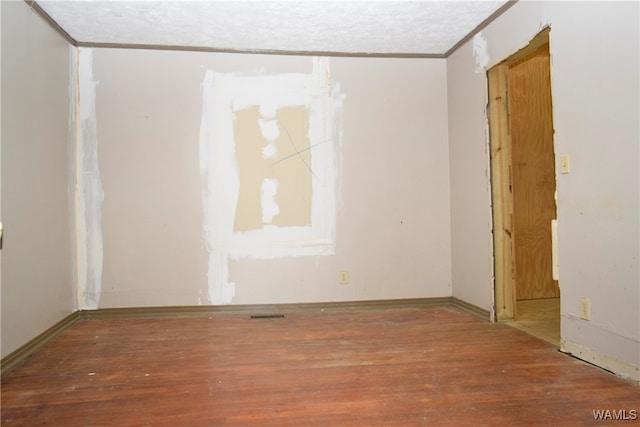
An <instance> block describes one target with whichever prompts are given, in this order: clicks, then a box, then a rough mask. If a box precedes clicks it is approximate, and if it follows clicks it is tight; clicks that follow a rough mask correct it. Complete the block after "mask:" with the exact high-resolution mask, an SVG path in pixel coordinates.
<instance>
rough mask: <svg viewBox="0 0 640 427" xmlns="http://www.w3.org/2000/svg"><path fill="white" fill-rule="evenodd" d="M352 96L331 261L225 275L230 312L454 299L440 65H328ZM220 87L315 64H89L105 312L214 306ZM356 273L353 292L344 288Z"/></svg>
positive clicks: (161, 58) (294, 260) (142, 60)
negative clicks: (205, 143)
mask: <svg viewBox="0 0 640 427" xmlns="http://www.w3.org/2000/svg"><path fill="white" fill-rule="evenodd" d="M329 66H330V69H331V76H332V79H333V82H335V84H339V86H340V91H341V92H342V93H344V95H345V97H346V98H345V100H344V111H343V115H342V125H341V126H340V128H341V131H342V135H343V136H342V148H341V149H340V150H339V153H338V159H339V161H340V167H339V170H340V174H339V179H338V187H339V192H338V199H339V200H338V201H337V202H338V204H337V206H338V211H337V224H336V236H335V251H334V252H335V253H334V254H332V255H322V256H286V257H281V256H274V257H273V259H252V258H250V257H243V258H240V259H237V260H234V259H230V260H229V262H228V269H229V280H230V281H233V283H235V296H234V297H233V299H232V301H231V303H234V304H239V303H284V302H318V301H343V300H368V299H389V298H412V297H440V296H449V295H451V285H450V281H451V277H450V276H451V268H450V235H449V228H450V227H449V184H448V178H447V177H448V176H449V171H448V167H449V166H448V165H449V161H448V155H449V153H448V148H447V99H446V69H445V62H444V61H443V60H415V59H407V60H405V59H348V58H332V59H330V60H329ZM208 69H209V70H213V71H215V72H216V73H230V72H234V73H255V72H257V71H259V70H262V71H263V73H264V74H267V75H274V74H276V75H277V74H283V73H310V72H311V69H312V59H311V58H309V57H295V56H284V57H278V56H260V55H230V54H211V53H194V52H164V51H139V50H117V49H94V50H93V73H94V76H95V79H96V81H98V85H97V91H96V107H97V110H96V115H97V123H98V132H97V135H98V136H97V139H98V141H99V142H98V153H99V154H98V158H99V166H100V176H101V180H102V185H103V189H104V202H103V205H102V218H103V221H102V232H103V236H104V266H103V268H104V274H103V283H102V293H101V298H100V307H119V306H154V305H191V304H209V303H210V299H209V294H208V278H207V277H208V276H207V275H208V272H209V255H208V253H207V251H206V249H205V244H204V243H205V236H204V234H203V213H202V211H203V209H202V203H203V202H202V186H203V182H202V178H201V176H200V168H199V161H200V158H199V138H200V126H201V119H202V102H203V92H202V82H203V79H204V76H205V72H206V70H208ZM343 269H344V270H349V273H350V283H349V284H348V285H339V284H338V271H339V270H343Z"/></svg>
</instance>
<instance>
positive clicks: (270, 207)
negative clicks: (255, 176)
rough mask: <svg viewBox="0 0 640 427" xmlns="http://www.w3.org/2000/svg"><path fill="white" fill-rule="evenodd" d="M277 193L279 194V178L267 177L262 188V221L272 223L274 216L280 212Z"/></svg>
mask: <svg viewBox="0 0 640 427" xmlns="http://www.w3.org/2000/svg"><path fill="white" fill-rule="evenodd" d="M276 194H278V180H277V179H271V178H265V179H264V180H263V181H262V186H261V188H260V196H261V200H260V201H261V204H262V222H263V223H265V224H271V222H273V217H274V216H276V215H278V214H279V213H280V208H279V207H278V202H276Z"/></svg>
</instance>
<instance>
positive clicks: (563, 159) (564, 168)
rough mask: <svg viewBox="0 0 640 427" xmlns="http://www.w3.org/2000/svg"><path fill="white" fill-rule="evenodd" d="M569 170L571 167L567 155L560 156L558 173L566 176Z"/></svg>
mask: <svg viewBox="0 0 640 427" xmlns="http://www.w3.org/2000/svg"><path fill="white" fill-rule="evenodd" d="M570 170H571V167H570V165H569V155H568V154H561V155H560V173H561V174H563V175H566V174H568V173H569V171H570Z"/></svg>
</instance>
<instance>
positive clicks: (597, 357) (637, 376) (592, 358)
mask: <svg viewBox="0 0 640 427" xmlns="http://www.w3.org/2000/svg"><path fill="white" fill-rule="evenodd" d="M560 351H562V352H564V353H569V354H571V355H572V356H575V357H577V358H578V359H581V360H584V361H585V362H589V363H591V364H593V365H596V366H599V367H601V368H604V369H606V370H607V371H611V372H613V373H614V374H616V375H617V376H619V377H621V378H624V379H626V380H631V381H635V382H640V367H639V366H634V365H632V364H630V363H627V362H623V361H621V360H618V359H615V358H613V357H610V356H607V355H604V354H600V353H598V352H596V351H595V350H593V349H590V348H588V347H584V346H582V345H580V344H577V343H574V342H571V341H567V340H564V339H563V340H562V342H561V343H560Z"/></svg>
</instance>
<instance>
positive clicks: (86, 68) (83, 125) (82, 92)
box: [71, 48, 104, 310]
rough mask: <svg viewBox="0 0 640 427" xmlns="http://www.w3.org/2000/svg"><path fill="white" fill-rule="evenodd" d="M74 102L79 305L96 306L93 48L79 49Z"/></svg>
mask: <svg viewBox="0 0 640 427" xmlns="http://www.w3.org/2000/svg"><path fill="white" fill-rule="evenodd" d="M71 72H75V75H73V76H72V78H73V80H74V81H76V85H75V86H76V87H75V95H76V98H75V99H73V100H72V105H73V104H76V105H74V108H75V116H76V132H75V133H76V146H75V147H76V152H75V162H76V164H75V180H76V182H75V218H76V257H77V263H76V264H77V267H76V273H77V292H78V308H80V309H91V310H94V309H97V308H98V305H99V303H100V293H101V289H102V259H103V252H102V251H103V248H102V201H103V200H104V193H103V191H102V182H101V179H100V172H99V169H98V126H97V120H96V86H97V85H98V82H96V81H95V79H94V76H93V54H92V50H91V49H87V48H78V49H77V65H76V68H75V69H72V70H71Z"/></svg>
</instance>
